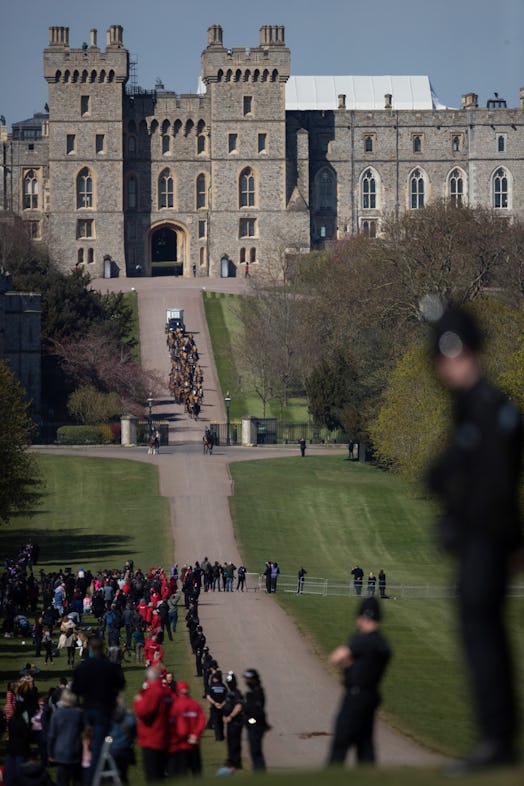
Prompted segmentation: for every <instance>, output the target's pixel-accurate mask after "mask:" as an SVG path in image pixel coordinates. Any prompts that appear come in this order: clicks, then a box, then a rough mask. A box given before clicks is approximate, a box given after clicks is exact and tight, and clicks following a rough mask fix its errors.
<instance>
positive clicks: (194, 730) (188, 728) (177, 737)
mask: <svg viewBox="0 0 524 786" xmlns="http://www.w3.org/2000/svg"><path fill="white" fill-rule="evenodd" d="M206 725H207V718H206V716H205V715H204V710H203V709H202V707H201V706H200V704H199V703H198V701H196V699H192V698H191V696H187V695H185V694H181V695H179V696H176V697H175V700H174V701H173V703H172V704H171V708H170V711H169V753H176V752H177V751H180V750H192V749H193V748H197V747H198V744H199V743H198V741H199V740H200V737H201V736H202V734H203V733H204V729H205V728H206ZM190 734H194V736H195V737H196V738H197V740H198V741H197V742H196V743H195V744H191V743H190V742H188V741H187V739H188V737H189V735H190Z"/></svg>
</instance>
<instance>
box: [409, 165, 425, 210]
mask: <svg viewBox="0 0 524 786" xmlns="http://www.w3.org/2000/svg"><path fill="white" fill-rule="evenodd" d="M410 196H411V201H410V206H411V209H412V210H418V209H419V208H422V207H424V176H423V175H422V172H421V171H420V169H415V171H414V172H413V174H412V175H411V180H410Z"/></svg>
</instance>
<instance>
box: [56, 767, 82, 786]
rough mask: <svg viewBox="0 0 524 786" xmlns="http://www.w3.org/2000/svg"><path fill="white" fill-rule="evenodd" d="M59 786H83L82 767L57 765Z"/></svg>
mask: <svg viewBox="0 0 524 786" xmlns="http://www.w3.org/2000/svg"><path fill="white" fill-rule="evenodd" d="M56 783H57V786H82V765H81V764H80V762H78V764H57V765H56Z"/></svg>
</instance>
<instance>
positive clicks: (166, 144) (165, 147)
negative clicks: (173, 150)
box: [162, 134, 171, 153]
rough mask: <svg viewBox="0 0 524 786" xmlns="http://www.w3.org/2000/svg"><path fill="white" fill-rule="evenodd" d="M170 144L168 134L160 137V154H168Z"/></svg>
mask: <svg viewBox="0 0 524 786" xmlns="http://www.w3.org/2000/svg"><path fill="white" fill-rule="evenodd" d="M170 144H171V140H170V138H169V134H164V136H163V137H162V153H169V148H170Z"/></svg>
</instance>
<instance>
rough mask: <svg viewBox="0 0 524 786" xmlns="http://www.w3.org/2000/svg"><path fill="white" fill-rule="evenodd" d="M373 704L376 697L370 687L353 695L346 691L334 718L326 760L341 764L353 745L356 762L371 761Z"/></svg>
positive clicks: (372, 748) (372, 755)
mask: <svg viewBox="0 0 524 786" xmlns="http://www.w3.org/2000/svg"><path fill="white" fill-rule="evenodd" d="M377 706H378V697H377V695H376V693H374V692H372V691H369V692H361V693H358V694H356V695H355V694H351V693H349V692H348V693H346V695H345V696H344V698H343V699H342V704H341V705H340V709H339V712H338V715H337V720H336V722H335V733H334V736H333V742H332V743H331V751H330V754H329V761H328V763H329V764H343V763H344V762H345V760H346V756H347V754H348V751H349V749H350V748H352V747H353V746H355V747H356V749H357V759H358V761H359V763H361V764H363V763H367V764H373V763H374V761H375V746H374V744H373V722H374V717H375V710H376V708H377Z"/></svg>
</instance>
